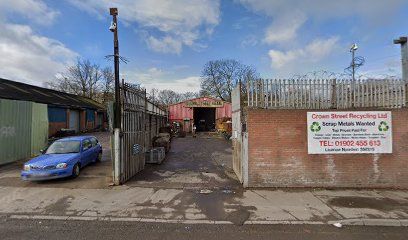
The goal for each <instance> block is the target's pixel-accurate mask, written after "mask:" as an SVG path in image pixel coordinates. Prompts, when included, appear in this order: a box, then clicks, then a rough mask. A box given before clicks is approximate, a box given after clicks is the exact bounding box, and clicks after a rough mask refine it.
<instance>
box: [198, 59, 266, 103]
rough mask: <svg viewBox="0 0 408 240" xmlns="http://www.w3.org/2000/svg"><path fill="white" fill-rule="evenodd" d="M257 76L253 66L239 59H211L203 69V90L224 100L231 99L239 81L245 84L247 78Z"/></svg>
mask: <svg viewBox="0 0 408 240" xmlns="http://www.w3.org/2000/svg"><path fill="white" fill-rule="evenodd" d="M257 77H258V73H257V72H256V70H255V69H254V68H253V67H251V66H247V65H244V64H242V63H240V62H238V61H237V60H233V59H222V60H215V61H209V62H207V63H206V64H205V65H204V68H203V70H202V74H201V88H202V91H201V92H202V93H206V94H210V95H211V96H213V97H217V98H220V99H222V100H224V101H230V100H231V93H232V90H233V89H234V87H235V86H236V85H237V84H238V83H239V82H242V83H244V84H245V82H246V81H247V80H250V79H255V78H257Z"/></svg>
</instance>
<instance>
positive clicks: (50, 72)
mask: <svg viewBox="0 0 408 240" xmlns="http://www.w3.org/2000/svg"><path fill="white" fill-rule="evenodd" d="M58 14H59V13H58V11H55V10H53V9H51V8H49V7H48V6H47V5H46V4H45V3H44V2H43V1H40V0H14V1H6V0H0V28H1V29H2V33H1V34H0V55H1V56H2V57H1V58H0V66H1V68H0V77H2V78H8V79H10V80H16V81H22V82H26V83H29V84H34V85H42V84H44V83H45V82H46V81H50V80H52V79H54V77H55V75H56V74H58V72H61V71H64V70H65V69H66V66H67V65H68V64H69V63H71V62H73V61H74V60H75V58H76V57H77V56H78V54H77V53H75V52H74V51H72V50H70V49H69V48H67V47H66V46H65V45H64V44H63V43H61V42H59V41H57V40H54V39H51V38H47V37H45V36H42V35H40V34H38V33H36V32H34V30H33V29H32V27H31V26H30V25H29V24H39V25H50V24H52V23H53V21H54V20H55V18H56V17H57V16H58ZM16 15H17V16H19V17H22V18H24V19H26V20H27V22H28V23H27V24H26V25H24V24H13V23H10V21H8V18H9V17H11V16H13V17H15V16H16Z"/></svg>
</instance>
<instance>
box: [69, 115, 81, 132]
mask: <svg viewBox="0 0 408 240" xmlns="http://www.w3.org/2000/svg"><path fill="white" fill-rule="evenodd" d="M69 129H73V130H75V133H78V132H79V111H77V110H70V111H69Z"/></svg>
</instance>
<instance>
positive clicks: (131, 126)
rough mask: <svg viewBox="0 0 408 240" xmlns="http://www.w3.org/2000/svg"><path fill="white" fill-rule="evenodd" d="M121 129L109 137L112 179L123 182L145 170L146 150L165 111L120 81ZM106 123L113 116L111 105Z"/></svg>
mask: <svg viewBox="0 0 408 240" xmlns="http://www.w3.org/2000/svg"><path fill="white" fill-rule="evenodd" d="M120 106H121V108H120V117H121V121H120V122H121V124H120V128H114V129H112V128H111V130H113V139H112V153H113V154H112V157H113V161H112V167H113V182H114V184H115V185H119V184H122V183H124V182H126V181H128V180H129V179H131V178H132V177H134V176H135V175H136V174H137V173H138V172H140V171H141V170H143V169H144V165H145V153H146V151H148V150H150V148H151V147H152V146H151V145H152V144H151V142H152V139H153V138H154V136H156V135H157V133H158V129H159V128H160V127H163V126H164V125H165V123H166V118H167V113H166V111H164V110H162V109H160V108H159V107H158V106H156V105H155V104H153V103H151V102H149V101H148V100H147V97H146V90H145V89H141V88H139V87H136V86H134V85H131V84H128V83H124V82H122V84H121V86H120ZM108 115H109V124H110V126H112V124H113V119H114V110H113V105H112V104H111V105H110V107H109V108H108Z"/></svg>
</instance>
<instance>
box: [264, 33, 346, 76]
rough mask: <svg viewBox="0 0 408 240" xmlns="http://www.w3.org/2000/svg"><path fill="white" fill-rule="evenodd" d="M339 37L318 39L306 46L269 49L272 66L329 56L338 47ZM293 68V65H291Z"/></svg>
mask: <svg viewBox="0 0 408 240" xmlns="http://www.w3.org/2000/svg"><path fill="white" fill-rule="evenodd" d="M338 41H339V38H338V37H331V38H329V39H316V40H314V41H313V42H311V43H310V44H308V45H307V46H306V47H305V48H301V49H295V50H289V51H286V52H284V51H279V50H274V49H271V50H269V57H270V59H271V67H272V68H274V69H282V68H284V67H287V66H288V65H292V66H293V65H298V64H299V63H306V62H309V63H316V62H319V61H321V60H323V59H324V58H326V57H328V56H329V55H330V54H331V53H332V52H333V50H334V49H335V48H336V47H337V43H338ZM289 67H290V68H291V66H289Z"/></svg>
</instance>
